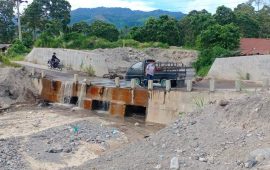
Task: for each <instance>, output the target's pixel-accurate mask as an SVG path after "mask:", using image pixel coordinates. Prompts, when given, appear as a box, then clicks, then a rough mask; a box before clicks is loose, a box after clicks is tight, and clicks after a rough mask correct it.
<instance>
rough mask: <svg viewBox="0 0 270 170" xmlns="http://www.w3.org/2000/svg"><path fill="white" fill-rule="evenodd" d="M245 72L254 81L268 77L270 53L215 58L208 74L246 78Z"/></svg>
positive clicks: (269, 73) (223, 77)
mask: <svg viewBox="0 0 270 170" xmlns="http://www.w3.org/2000/svg"><path fill="white" fill-rule="evenodd" d="M247 73H248V74H249V75H250V80H254V81H261V80H263V79H265V78H270V55H258V56H242V57H230V58H217V59H216V60H215V62H214V64H213V65H212V67H211V69H210V71H209V73H208V76H209V77H214V78H216V79H226V80H236V79H242V78H246V75H247Z"/></svg>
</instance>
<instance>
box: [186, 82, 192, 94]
mask: <svg viewBox="0 0 270 170" xmlns="http://www.w3.org/2000/svg"><path fill="white" fill-rule="evenodd" d="M187 91H188V92H191V91H192V80H187Z"/></svg>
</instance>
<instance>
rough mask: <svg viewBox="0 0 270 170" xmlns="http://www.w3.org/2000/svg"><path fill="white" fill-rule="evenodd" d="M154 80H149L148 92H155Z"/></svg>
mask: <svg viewBox="0 0 270 170" xmlns="http://www.w3.org/2000/svg"><path fill="white" fill-rule="evenodd" d="M153 87H154V86H153V80H148V90H153Z"/></svg>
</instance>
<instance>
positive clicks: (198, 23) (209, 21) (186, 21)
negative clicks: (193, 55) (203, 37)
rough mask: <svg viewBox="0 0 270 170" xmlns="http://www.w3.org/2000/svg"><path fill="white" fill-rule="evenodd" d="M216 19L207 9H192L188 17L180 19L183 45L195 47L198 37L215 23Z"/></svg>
mask: <svg viewBox="0 0 270 170" xmlns="http://www.w3.org/2000/svg"><path fill="white" fill-rule="evenodd" d="M215 23H216V21H215V19H214V18H213V16H212V15H211V13H209V12H207V11H206V10H202V11H195V10H194V11H191V12H190V13H189V14H188V15H187V16H186V17H184V18H183V19H181V20H180V22H179V30H181V31H180V34H181V37H183V40H182V42H181V45H185V46H190V47H194V46H195V42H196V38H197V36H198V35H200V33H201V32H202V31H203V30H205V29H207V27H209V26H211V25H214V24H215Z"/></svg>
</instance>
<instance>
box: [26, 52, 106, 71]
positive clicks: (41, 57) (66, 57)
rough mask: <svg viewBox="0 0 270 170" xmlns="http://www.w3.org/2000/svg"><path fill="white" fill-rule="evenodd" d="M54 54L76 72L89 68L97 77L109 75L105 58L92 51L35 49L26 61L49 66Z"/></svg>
mask: <svg viewBox="0 0 270 170" xmlns="http://www.w3.org/2000/svg"><path fill="white" fill-rule="evenodd" d="M53 52H56V56H57V57H58V58H59V59H60V60H61V62H62V63H63V64H64V65H65V67H69V68H71V69H73V70H76V71H85V70H86V69H87V68H88V67H89V66H92V67H93V69H94V70H95V73H96V76H103V75H104V74H107V73H108V67H107V65H106V62H105V57H104V56H99V55H97V54H95V53H93V52H91V51H79V50H69V49H53V48H34V49H33V50H32V51H31V52H30V53H29V54H28V55H27V57H26V59H25V60H26V61H29V62H33V63H35V64H41V65H47V61H48V60H49V59H50V58H51V56H52V54H53Z"/></svg>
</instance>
